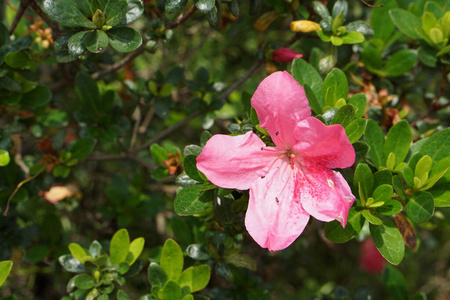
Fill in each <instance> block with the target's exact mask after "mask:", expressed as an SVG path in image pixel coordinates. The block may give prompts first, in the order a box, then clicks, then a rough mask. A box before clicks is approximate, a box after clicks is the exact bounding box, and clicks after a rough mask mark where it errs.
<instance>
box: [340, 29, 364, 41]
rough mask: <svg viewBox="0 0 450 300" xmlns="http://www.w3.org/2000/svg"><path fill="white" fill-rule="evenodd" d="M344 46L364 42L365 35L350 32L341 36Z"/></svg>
mask: <svg viewBox="0 0 450 300" xmlns="http://www.w3.org/2000/svg"><path fill="white" fill-rule="evenodd" d="M341 38H342V43H343V44H358V43H362V42H364V35H363V34H362V33H360V32H356V31H349V32H347V34H345V35H343V36H341Z"/></svg>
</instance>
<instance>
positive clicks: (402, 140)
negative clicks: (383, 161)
mask: <svg viewBox="0 0 450 300" xmlns="http://www.w3.org/2000/svg"><path fill="white" fill-rule="evenodd" d="M411 141H412V134H411V128H410V127H409V123H408V121H406V120H402V121H400V122H398V123H396V124H395V125H394V126H392V127H391V129H390V130H389V132H388V134H387V137H386V142H385V144H384V156H385V157H387V156H388V155H389V153H391V152H393V153H394V154H395V165H398V164H399V163H401V162H402V161H403V160H404V159H405V158H406V155H408V151H409V147H410V146H411Z"/></svg>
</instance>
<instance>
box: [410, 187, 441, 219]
mask: <svg viewBox="0 0 450 300" xmlns="http://www.w3.org/2000/svg"><path fill="white" fill-rule="evenodd" d="M433 213H434V203H433V196H431V194H430V193H428V192H416V193H414V194H413V195H412V196H411V198H410V199H409V200H408V201H407V202H406V214H407V215H408V217H409V218H410V219H411V221H413V222H414V223H423V222H425V221H428V220H429V219H430V218H431V217H432V216H433Z"/></svg>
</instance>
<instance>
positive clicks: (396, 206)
mask: <svg viewBox="0 0 450 300" xmlns="http://www.w3.org/2000/svg"><path fill="white" fill-rule="evenodd" d="M375 210H376V211H377V212H378V213H380V214H382V215H385V216H393V215H395V214H398V213H399V212H401V211H402V210H403V205H402V204H401V203H400V202H398V201H397V200H387V201H386V202H385V203H384V204H383V206H380V207H377V208H375Z"/></svg>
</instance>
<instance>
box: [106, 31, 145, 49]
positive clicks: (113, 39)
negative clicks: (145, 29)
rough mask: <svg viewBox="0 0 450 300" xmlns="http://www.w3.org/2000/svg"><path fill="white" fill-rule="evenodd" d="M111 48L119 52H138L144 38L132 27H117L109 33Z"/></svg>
mask: <svg viewBox="0 0 450 300" xmlns="http://www.w3.org/2000/svg"><path fill="white" fill-rule="evenodd" d="M107 34H108V37H109V43H110V44H111V47H113V48H114V49H116V50H117V51H119V52H130V51H133V50H136V49H137V48H138V47H139V46H140V45H141V44H142V37H141V35H140V34H139V32H137V31H136V30H135V29H133V28H130V27H115V28H112V29H110V30H108V31H107Z"/></svg>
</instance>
